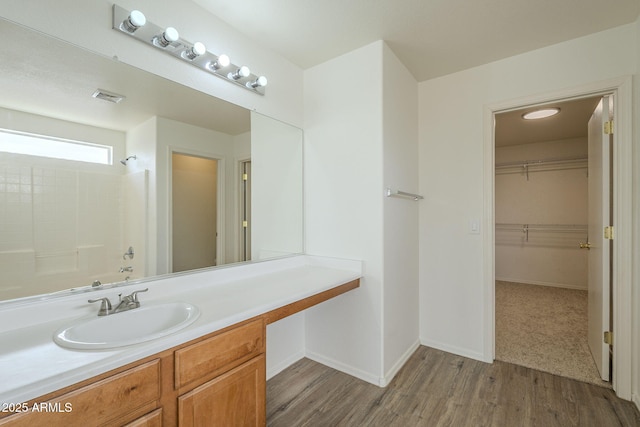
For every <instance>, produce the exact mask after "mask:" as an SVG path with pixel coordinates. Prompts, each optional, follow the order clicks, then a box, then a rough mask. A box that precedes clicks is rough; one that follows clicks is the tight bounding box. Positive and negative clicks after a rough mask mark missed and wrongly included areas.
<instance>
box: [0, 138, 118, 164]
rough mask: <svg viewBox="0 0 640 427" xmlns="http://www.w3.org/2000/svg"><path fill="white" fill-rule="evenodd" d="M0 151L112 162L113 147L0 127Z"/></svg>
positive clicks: (85, 160)
mask: <svg viewBox="0 0 640 427" xmlns="http://www.w3.org/2000/svg"><path fill="white" fill-rule="evenodd" d="M0 152H7V153H14V154H26V155H29V156H41V157H50V158H54V159H64V160H75V161H79V162H89V163H99V164H103V165H110V164H112V158H113V153H112V152H113V148H112V147H110V146H108V145H100V144H92V143H89V142H83V141H74V140H71V139H63V138H56V137H53V136H45V135H36V134H32V133H26V132H18V131H12V130H7V129H0Z"/></svg>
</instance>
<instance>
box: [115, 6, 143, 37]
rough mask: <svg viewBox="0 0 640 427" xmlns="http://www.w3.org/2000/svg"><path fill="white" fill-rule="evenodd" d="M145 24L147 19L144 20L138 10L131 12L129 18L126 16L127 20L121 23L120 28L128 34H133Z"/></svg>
mask: <svg viewBox="0 0 640 427" xmlns="http://www.w3.org/2000/svg"><path fill="white" fill-rule="evenodd" d="M146 23H147V18H145V16H144V13H142V12H140V11H139V10H133V11H131V13H130V14H129V16H127V19H125V20H124V21H122V24H120V28H121V29H123V30H124V31H127V32H129V33H135V31H136V30H137V29H138V28H140V27H142V26H144V24H146Z"/></svg>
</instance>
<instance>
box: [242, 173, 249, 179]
mask: <svg viewBox="0 0 640 427" xmlns="http://www.w3.org/2000/svg"><path fill="white" fill-rule="evenodd" d="M248 179H249V175H247V174H246V173H243V174H242V180H243V181H246V180H248Z"/></svg>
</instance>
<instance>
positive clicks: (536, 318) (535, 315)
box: [496, 281, 611, 388]
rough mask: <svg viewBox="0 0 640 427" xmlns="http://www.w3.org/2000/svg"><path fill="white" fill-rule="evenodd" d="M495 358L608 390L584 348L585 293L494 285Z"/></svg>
mask: <svg viewBox="0 0 640 427" xmlns="http://www.w3.org/2000/svg"><path fill="white" fill-rule="evenodd" d="M496 359H497V360H501V361H504V362H510V363H514V364H517V365H521V366H526V367H529V368H533V369H538V370H540V371H545V372H549V373H552V374H556V375H560V376H563V377H568V378H573V379H576V380H579V381H584V382H588V383H592V384H596V385H599V386H603V387H609V388H611V384H610V383H608V382H605V381H602V380H601V379H600V375H599V374H598V371H597V369H596V366H595V362H594V361H593V358H592V356H591V353H590V351H589V346H588V344H587V291H581V290H573V289H563V288H552V287H548V286H536V285H525V284H521V283H510V282H500V281H496Z"/></svg>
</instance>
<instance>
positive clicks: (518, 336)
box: [495, 97, 602, 385]
mask: <svg viewBox="0 0 640 427" xmlns="http://www.w3.org/2000/svg"><path fill="white" fill-rule="evenodd" d="M599 99H600V98H599V97H594V98H589V99H582V100H577V101H570V102H564V103H559V104H555V105H553V106H554V107H557V108H558V109H559V111H560V113H558V114H556V116H554V117H548V118H545V119H541V120H524V118H523V115H524V113H526V112H527V111H530V110H533V109H534V108H528V109H525V110H521V111H511V112H506V113H502V114H498V115H496V137H495V142H496V147H495V274H496V288H495V289H496V359H498V360H503V361H507V362H511V363H515V364H520V365H524V366H528V367H531V368H534V369H539V370H542V371H547V372H551V373H554V374H557V375H562V376H567V377H571V378H575V379H579V380H582V381H587V382H593V383H598V384H599V385H602V384H601V383H602V381H601V380H600V378H599V376H598V372H597V370H596V368H595V364H594V362H593V358H592V356H591V353H590V351H589V347H588V344H587V304H588V299H587V298H588V292H587V290H588V253H589V251H588V250H586V248H584V246H585V244H586V243H587V242H588V241H589V239H588V206H589V205H588V196H589V162H588V121H589V118H590V117H591V114H592V112H593V110H594V109H595V108H596V105H597V104H598V101H599ZM581 245H582V246H583V247H582V248H581ZM559 337H562V340H558V338H559Z"/></svg>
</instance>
